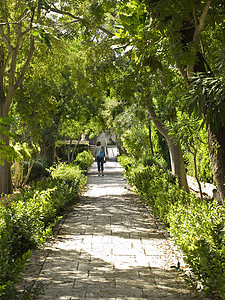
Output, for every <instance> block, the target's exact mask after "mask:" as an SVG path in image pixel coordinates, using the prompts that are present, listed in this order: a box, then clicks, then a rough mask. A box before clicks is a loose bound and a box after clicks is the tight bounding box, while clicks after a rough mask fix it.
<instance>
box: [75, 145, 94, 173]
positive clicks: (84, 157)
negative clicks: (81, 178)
mask: <svg viewBox="0 0 225 300" xmlns="http://www.w3.org/2000/svg"><path fill="white" fill-rule="evenodd" d="M75 163H76V164H77V165H78V166H79V167H80V169H82V170H84V171H85V170H87V168H88V167H89V166H90V165H91V164H92V163H93V155H92V154H91V152H90V151H86V150H84V151H83V152H81V153H78V154H77V157H76V159H75Z"/></svg>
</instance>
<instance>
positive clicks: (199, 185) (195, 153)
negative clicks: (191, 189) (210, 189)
mask: <svg viewBox="0 0 225 300" xmlns="http://www.w3.org/2000/svg"><path fill="white" fill-rule="evenodd" d="M191 153H192V154H193V156H194V167H195V179H196V181H197V183H198V188H199V192H200V198H201V200H203V194H202V186H201V182H200V180H199V178H198V168H197V150H194V152H191Z"/></svg>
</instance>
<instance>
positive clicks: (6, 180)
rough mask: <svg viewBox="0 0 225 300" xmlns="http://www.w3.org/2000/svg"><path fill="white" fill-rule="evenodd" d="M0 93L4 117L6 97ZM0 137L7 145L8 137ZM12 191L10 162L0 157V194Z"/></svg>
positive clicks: (0, 112)
mask: <svg viewBox="0 0 225 300" xmlns="http://www.w3.org/2000/svg"><path fill="white" fill-rule="evenodd" d="M0 94H1V97H0V117H6V116H7V115H8V111H6V109H5V106H6V105H5V103H6V99H5V97H4V92H3V91H1V92H0ZM0 139H1V140H3V141H4V145H5V146H8V145H9V137H5V136H0ZM12 191H13V188H12V177H11V164H10V163H9V162H7V161H5V160H4V159H2V158H0V194H11V193H12Z"/></svg>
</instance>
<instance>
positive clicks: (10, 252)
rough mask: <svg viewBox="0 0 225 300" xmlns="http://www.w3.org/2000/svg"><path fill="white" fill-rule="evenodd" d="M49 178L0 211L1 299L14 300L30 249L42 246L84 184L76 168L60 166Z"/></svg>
mask: <svg viewBox="0 0 225 300" xmlns="http://www.w3.org/2000/svg"><path fill="white" fill-rule="evenodd" d="M50 173H51V178H47V179H44V180H43V181H41V182H38V183H34V184H33V185H32V186H31V188H30V189H29V190H22V191H21V193H20V194H19V195H18V196H17V197H16V199H13V200H12V202H11V203H10V204H8V205H6V206H3V205H1V208H0V298H1V299H15V295H13V292H14V291H13V285H14V283H15V282H16V281H17V279H18V278H19V273H20V272H21V271H22V270H23V268H24V264H25V262H26V260H27V259H28V257H29V256H30V254H31V249H33V248H34V247H36V246H38V245H40V244H42V243H43V242H44V241H45V239H46V237H47V236H49V235H50V234H51V229H52V226H54V224H55V222H56V221H57V220H58V219H59V215H60V214H61V212H62V210H63V209H64V207H65V206H66V205H68V204H69V203H74V202H75V203H76V202H77V201H78V197H79V195H80V193H81V192H82V190H83V189H84V186H85V184H86V177H85V176H84V174H83V171H81V170H80V169H79V167H78V166H76V165H66V164H61V165H59V166H57V167H55V168H52V169H51V170H50Z"/></svg>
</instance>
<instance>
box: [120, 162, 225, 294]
mask: <svg viewBox="0 0 225 300" xmlns="http://www.w3.org/2000/svg"><path fill="white" fill-rule="evenodd" d="M119 162H120V163H121V165H122V166H123V167H124V169H125V171H126V177H127V179H128V181H129V183H130V184H132V185H133V186H134V189H135V190H136V191H137V193H138V194H139V195H140V196H141V199H142V201H144V202H145V203H146V204H147V205H150V206H151V207H152V210H153V212H154V214H155V215H156V216H158V217H159V218H160V220H162V221H163V223H164V225H165V226H166V227H167V228H168V230H169V232H170V234H171V237H172V238H173V239H174V241H175V243H176V244H177V246H178V247H179V249H181V251H182V253H183V255H184V259H185V261H186V262H187V264H188V266H189V267H190V270H191V271H192V274H191V277H190V278H191V279H192V283H194V286H196V287H199V288H201V289H203V290H204V291H205V292H207V293H208V294H210V295H211V296H212V297H213V299H217V297H218V298H220V299H222V300H224V299H225V231H224V229H225V214H224V213H225V211H224V207H223V206H220V205H219V204H218V203H217V202H216V201H214V202H209V201H208V202H207V201H205V200H204V201H201V200H200V199H199V198H197V197H196V196H195V195H194V194H187V193H186V192H185V191H184V190H183V189H181V188H180V187H179V184H178V182H177V180H176V178H175V177H174V176H173V175H172V174H171V172H169V171H168V170H165V169H163V168H162V167H161V166H160V164H158V163H156V164H146V163H145V164H144V163H143V162H144V160H141V159H139V161H133V159H130V157H125V156H123V157H122V158H119ZM131 162H132V163H131Z"/></svg>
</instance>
